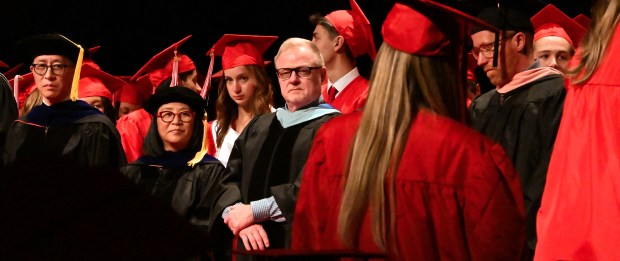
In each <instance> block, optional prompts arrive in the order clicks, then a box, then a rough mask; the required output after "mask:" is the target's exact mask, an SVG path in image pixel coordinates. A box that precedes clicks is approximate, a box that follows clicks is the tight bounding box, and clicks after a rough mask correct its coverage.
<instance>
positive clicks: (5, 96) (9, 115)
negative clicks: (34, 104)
mask: <svg viewBox="0 0 620 261" xmlns="http://www.w3.org/2000/svg"><path fill="white" fill-rule="evenodd" d="M17 115H18V112H17V103H16V102H15V97H14V96H13V91H12V90H11V86H10V85H9V81H8V80H7V79H6V77H4V74H1V73H0V151H3V150H4V142H5V137H6V134H7V132H8V130H9V127H10V126H11V123H12V122H13V121H14V120H15V119H17ZM2 156H3V154H2V153H0V162H3V160H2Z"/></svg>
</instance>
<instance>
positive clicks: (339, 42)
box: [334, 35, 344, 52]
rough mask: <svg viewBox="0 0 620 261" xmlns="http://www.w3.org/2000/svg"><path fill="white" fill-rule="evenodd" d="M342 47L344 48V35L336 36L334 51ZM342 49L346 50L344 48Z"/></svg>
mask: <svg viewBox="0 0 620 261" xmlns="http://www.w3.org/2000/svg"><path fill="white" fill-rule="evenodd" d="M342 48H344V37H342V35H338V36H336V38H334V52H338V51H339V50H341V49H342ZM342 50H343V51H344V49H342Z"/></svg>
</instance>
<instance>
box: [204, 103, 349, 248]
mask: <svg viewBox="0 0 620 261" xmlns="http://www.w3.org/2000/svg"><path fill="white" fill-rule="evenodd" d="M336 115H339V114H337V113H334V114H327V115H323V116H321V117H318V118H315V119H312V120H309V121H306V122H303V123H300V124H297V125H294V126H290V127H288V128H286V129H284V128H283V127H282V125H281V124H280V122H279V121H278V119H277V117H276V113H275V112H274V113H271V114H264V115H260V116H257V117H255V118H254V119H252V121H250V122H249V123H248V125H247V126H246V127H245V129H244V130H243V132H242V133H241V134H240V135H239V137H238V138H237V140H236V141H235V145H234V147H233V150H232V152H231V155H230V158H229V159H228V166H227V167H226V171H225V177H224V180H223V191H222V193H221V194H220V195H221V196H220V198H219V199H218V202H217V205H216V206H215V210H214V211H213V213H214V214H215V215H214V216H213V219H214V221H213V222H215V224H214V225H213V226H214V231H212V235H214V236H216V237H217V234H218V233H224V234H226V233H227V234H229V235H230V234H231V233H230V230H228V229H225V228H224V229H222V227H225V226H226V225H225V224H223V220H222V218H221V213H222V211H223V210H224V209H225V208H226V207H228V206H230V205H233V204H235V203H236V202H243V203H244V204H249V203H250V202H251V201H255V200H260V199H263V198H269V197H271V196H273V197H274V198H275V200H276V203H277V204H278V207H279V208H280V210H281V211H282V214H283V215H284V217H285V218H286V222H282V223H277V222H273V221H265V222H262V223H260V224H261V225H263V228H264V229H265V231H266V232H267V235H268V236H269V244H270V248H285V247H289V246H290V236H291V225H292V219H293V215H294V213H295V203H296V201H297V189H298V188H299V182H300V181H301V174H302V169H303V167H304V165H305V163H306V160H307V158H308V154H309V153H310V148H311V146H312V140H313V138H314V135H315V134H316V132H317V130H318V129H319V128H320V127H321V125H322V124H323V123H325V122H326V121H327V120H329V119H330V118H332V117H334V116H336ZM222 230H225V231H222ZM237 244H238V248H239V249H245V247H244V246H243V242H242V241H241V240H239V241H238V243H237ZM256 259H260V257H251V256H237V260H256Z"/></svg>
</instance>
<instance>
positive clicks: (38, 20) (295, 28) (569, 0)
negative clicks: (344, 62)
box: [0, 0, 592, 93]
mask: <svg viewBox="0 0 620 261" xmlns="http://www.w3.org/2000/svg"><path fill="white" fill-rule="evenodd" d="M159 1H163V3H157V2H159ZM159 1H157V2H155V1H153V2H147V1H140V2H138V1H132V0H126V1H122V2H121V1H105V0H96V1H95V0H89V1H62V0H46V1H40V0H30V1H29V0H5V1H2V3H1V4H0V22H1V25H2V28H3V30H2V31H3V36H2V38H1V39H0V60H2V61H4V62H5V63H7V64H9V65H10V66H14V65H17V64H19V63H20V62H22V61H20V59H19V57H18V56H17V55H16V53H15V51H14V48H13V45H12V43H13V42H14V41H16V40H18V39H20V38H22V37H24V36H27V35H31V34H35V33H48V32H58V33H61V34H64V35H65V36H67V37H69V38H70V39H72V40H74V41H76V42H78V43H80V44H82V46H84V47H87V48H88V47H94V46H101V48H100V50H99V51H98V53H97V54H96V55H95V56H94V58H93V59H94V60H95V62H97V63H98V64H99V65H100V66H101V68H102V69H103V70H105V71H107V72H109V73H111V74H114V75H133V74H134V73H135V72H136V71H137V70H138V69H139V68H140V67H141V66H142V65H143V64H144V63H145V62H146V61H148V60H149V59H150V58H151V57H152V56H153V55H154V54H156V53H158V52H159V51H161V50H162V49H164V48H166V47H168V46H170V45H171V44H172V43H174V42H176V41H178V40H180V39H182V38H183V37H185V36H187V35H190V34H191V35H192V38H191V39H190V40H189V41H188V42H186V43H185V44H184V45H183V46H182V47H181V48H180V50H181V51H182V52H184V53H186V54H188V55H189V56H190V57H191V58H192V59H193V60H194V62H195V63H196V65H197V66H198V70H199V71H200V72H201V73H205V72H206V70H207V68H208V62H209V59H208V57H206V56H205V53H206V52H207V50H208V49H209V48H210V47H211V46H212V45H213V44H214V43H215V42H216V41H217V40H218V39H219V38H220V37H221V36H222V35H223V34H225V33H236V34H262V35H277V36H279V37H280V38H279V39H278V40H277V41H276V42H275V44H274V45H273V46H272V47H271V48H270V49H269V50H267V52H266V54H265V58H266V59H267V60H271V59H273V58H272V57H273V56H274V55H275V53H276V51H277V48H278V46H279V44H280V43H282V41H284V40H285V39H287V38H289V37H302V38H310V37H311V35H312V31H313V29H314V26H313V25H312V24H311V23H310V22H309V21H308V17H309V15H311V14H313V13H320V14H323V15H325V14H327V13H329V12H331V11H333V10H338V9H349V1H348V0H263V1H260V0H254V1H250V0H247V1H246V0H217V1H212V0H202V1H189V0H175V1H166V0H159ZM394 2H395V1H394V0H358V4H359V5H360V6H361V8H362V9H363V10H364V12H365V13H366V16H367V17H368V19H369V20H370V21H371V23H372V27H373V30H374V31H373V33H374V36H375V42H376V44H377V48H378V47H379V46H380V44H381V42H382V40H381V23H382V22H383V20H384V18H385V16H386V15H387V13H388V11H389V10H390V8H391V6H392V5H393V4H394ZM440 2H443V3H445V4H448V5H451V6H453V7H455V8H458V9H460V10H463V11H464V12H467V13H470V14H472V15H475V14H476V13H477V12H478V11H479V10H480V9H481V8H482V7H484V6H489V5H493V4H494V2H496V1H493V0H444V1H440ZM591 2H592V1H591V0H587V1H584V0H555V1H542V0H523V1H521V0H513V2H508V4H510V5H515V6H518V7H520V8H521V9H523V10H524V11H525V12H527V13H528V15H533V14H535V13H536V12H537V11H538V10H540V9H541V8H542V7H544V6H545V4H547V3H552V4H554V5H556V6H557V7H558V8H560V9H562V10H563V11H564V12H565V13H567V14H568V15H569V16H571V17H573V16H575V15H577V14H579V13H584V14H586V15H589V8H590V5H591ZM219 63H220V62H219V59H218V60H216V63H215V64H216V68H215V70H219V68H218V67H219ZM358 63H359V65H360V67H361V70H362V74H365V75H367V74H368V72H369V69H370V59H369V58H367V57H364V58H362V59H361V60H360V61H358ZM0 71H2V72H4V71H6V69H0ZM27 72H28V68H27V66H24V67H23V68H22V70H21V71H20V73H27ZM274 80H275V78H274ZM276 93H278V92H276Z"/></svg>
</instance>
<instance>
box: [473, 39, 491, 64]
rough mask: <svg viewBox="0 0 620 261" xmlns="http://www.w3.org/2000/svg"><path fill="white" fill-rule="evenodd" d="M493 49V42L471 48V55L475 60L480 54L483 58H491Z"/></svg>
mask: <svg viewBox="0 0 620 261" xmlns="http://www.w3.org/2000/svg"><path fill="white" fill-rule="evenodd" d="M493 51H495V42H492V43H489V44H485V45H481V46H480V47H479V48H473V49H471V55H473V56H474V59H476V60H479V59H480V55H482V56H483V57H484V58H487V59H491V58H493Z"/></svg>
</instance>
